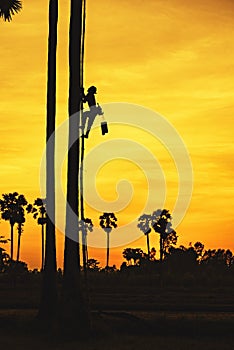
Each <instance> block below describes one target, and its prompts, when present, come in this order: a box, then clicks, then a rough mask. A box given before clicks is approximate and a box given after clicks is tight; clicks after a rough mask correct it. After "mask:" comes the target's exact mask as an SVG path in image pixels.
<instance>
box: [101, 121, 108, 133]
mask: <svg viewBox="0 0 234 350" xmlns="http://www.w3.org/2000/svg"><path fill="white" fill-rule="evenodd" d="M101 129H102V135H105V134H108V125H107V122H106V121H104V122H101Z"/></svg>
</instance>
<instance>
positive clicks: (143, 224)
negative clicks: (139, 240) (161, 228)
mask: <svg viewBox="0 0 234 350" xmlns="http://www.w3.org/2000/svg"><path fill="white" fill-rule="evenodd" d="M138 221H139V224H138V225H137V227H138V228H139V229H140V230H141V231H142V232H143V233H144V235H145V236H146V242H147V250H148V257H149V256H150V243H149V234H150V232H151V228H150V226H151V223H152V215H151V214H143V215H141V216H140V217H139V219H138Z"/></svg>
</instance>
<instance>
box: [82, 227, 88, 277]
mask: <svg viewBox="0 0 234 350" xmlns="http://www.w3.org/2000/svg"><path fill="white" fill-rule="evenodd" d="M82 257H83V269H84V272H85V273H86V271H87V233H86V232H82Z"/></svg>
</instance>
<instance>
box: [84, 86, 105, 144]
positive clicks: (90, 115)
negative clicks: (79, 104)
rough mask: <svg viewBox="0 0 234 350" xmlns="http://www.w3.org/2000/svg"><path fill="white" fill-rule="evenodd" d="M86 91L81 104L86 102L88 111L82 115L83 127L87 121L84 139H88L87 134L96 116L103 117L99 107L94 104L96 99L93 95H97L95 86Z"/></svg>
mask: <svg viewBox="0 0 234 350" xmlns="http://www.w3.org/2000/svg"><path fill="white" fill-rule="evenodd" d="M87 91H88V93H87V95H85V94H84V92H83V102H88V105H89V111H88V112H84V113H83V116H84V121H83V123H84V125H85V124H86V120H88V125H87V131H86V134H85V135H84V137H86V138H88V136H89V132H90V129H91V127H92V125H93V123H94V120H95V117H96V116H97V115H103V111H102V109H101V107H100V106H99V105H98V104H97V103H96V98H95V94H96V93H97V88H96V86H90V87H89V88H88V90H87Z"/></svg>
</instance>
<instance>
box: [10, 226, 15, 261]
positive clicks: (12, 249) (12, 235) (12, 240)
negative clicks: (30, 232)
mask: <svg viewBox="0 0 234 350" xmlns="http://www.w3.org/2000/svg"><path fill="white" fill-rule="evenodd" d="M10 225H11V260H13V252H14V224H13V223H11V224H10Z"/></svg>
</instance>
